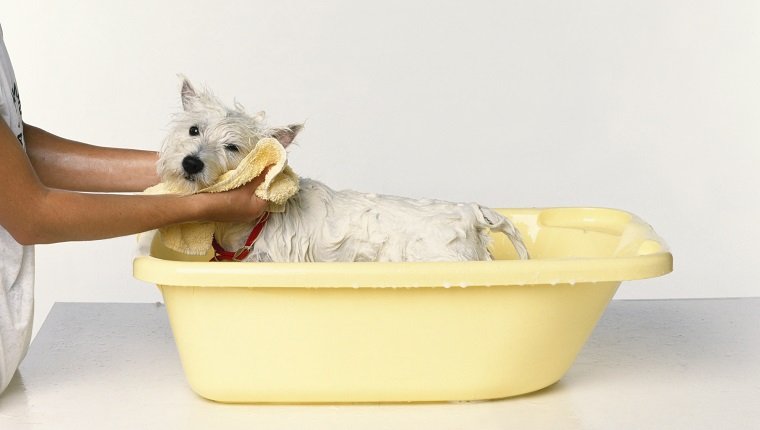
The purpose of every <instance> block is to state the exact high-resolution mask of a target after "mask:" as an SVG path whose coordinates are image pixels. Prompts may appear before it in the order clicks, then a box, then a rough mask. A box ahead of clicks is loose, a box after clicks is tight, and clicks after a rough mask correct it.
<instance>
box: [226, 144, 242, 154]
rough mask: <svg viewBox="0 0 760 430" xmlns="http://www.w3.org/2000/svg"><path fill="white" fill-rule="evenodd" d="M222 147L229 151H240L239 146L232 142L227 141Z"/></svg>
mask: <svg viewBox="0 0 760 430" xmlns="http://www.w3.org/2000/svg"><path fill="white" fill-rule="evenodd" d="M224 149H226V150H228V151H230V152H238V151H240V148H238V146H237V145H235V144H233V143H228V144H226V145H224Z"/></svg>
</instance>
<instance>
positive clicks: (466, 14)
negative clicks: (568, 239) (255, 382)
mask: <svg viewBox="0 0 760 430" xmlns="http://www.w3.org/2000/svg"><path fill="white" fill-rule="evenodd" d="M0 19H1V20H2V21H1V23H2V25H3V29H4V33H5V43H6V45H7V47H8V50H9V51H10V54H11V57H12V60H13V63H14V67H15V70H16V75H17V79H18V83H19V87H20V90H21V99H22V107H23V112H24V119H25V120H26V121H27V122H28V123H31V124H34V125H37V126H40V127H42V128H45V129H47V130H49V131H51V132H54V133H56V134H59V135H62V136H65V137H69V138H74V139H79V140H81V141H85V142H88V143H93V144H98V145H105V146H122V147H132V148H143V149H153V150H157V149H158V148H159V147H160V144H161V141H162V139H163V136H164V134H165V132H166V127H167V124H168V121H169V117H170V115H171V113H172V112H174V111H176V110H177V109H178V108H179V106H180V103H179V95H178V92H179V81H178V79H177V77H176V74H177V73H184V74H186V75H187V76H188V77H189V78H190V79H191V80H193V81H195V82H196V84H199V85H200V84H206V85H208V86H209V87H210V88H212V89H213V90H214V91H215V92H216V93H217V94H218V95H219V96H220V97H222V99H224V100H226V101H228V102H230V103H231V102H232V100H233V98H236V99H237V100H238V101H240V102H241V103H242V104H243V105H245V106H246V107H247V108H248V110H249V111H252V112H254V111H257V110H261V109H266V110H267V112H268V113H269V117H270V120H271V121H272V123H274V124H286V123H291V122H300V121H304V120H305V121H306V126H307V127H306V129H305V131H304V132H303V133H302V135H301V136H300V142H299V143H300V144H299V145H298V146H296V147H294V148H293V149H292V150H291V152H290V164H291V165H292V166H293V167H294V168H295V170H296V171H297V172H299V173H300V174H301V175H303V176H310V177H314V178H318V179H320V180H323V181H325V182H327V183H328V184H330V185H332V186H333V187H335V188H339V189H340V188H354V189H358V190H363V191H373V192H378V193H386V194H400V195H407V196H412V197H434V198H439V199H446V200H454V201H477V202H480V203H482V204H485V205H489V206H494V207H544V206H603V207H613V208H619V209H625V210H628V211H631V212H633V213H635V214H637V215H639V216H641V217H642V218H644V219H645V220H646V221H648V222H649V223H651V224H652V225H653V226H654V227H655V229H656V230H657V232H658V233H659V234H660V235H661V236H663V237H664V238H665V239H666V240H667V241H668V243H669V244H670V246H671V248H672V252H673V254H674V257H675V272H674V273H672V274H671V275H668V276H666V277H663V278H658V279H653V280H645V281H637V282H629V283H625V284H623V286H622V288H621V289H620V290H619V292H618V294H617V296H616V297H617V298H685V297H694V298H702V297H737V296H757V295H759V294H758V292H759V291H760V289H759V287H758V284H757V282H758V275H760V273H759V272H760V271H759V270H758V265H760V264H759V262H758V251H757V250H758V244H759V243H760V229H759V228H758V222H759V221H760V199H758V191H757V189H758V185H757V184H760V142H759V139H758V138H760V125H759V124H760V84H759V82H760V49H759V48H760V43H759V42H760V2H756V1H753V0H746V1H728V2H727V1H662V0H639V1H610V0H600V1H584V2H564V1H470V2H459V1H445V2H422V1H388V0H386V1H382V2H380V1H375V2H352V1H343V2H341V1H266V2H263V1H239V2H220V1H213V2H212V1H201V0H165V1H160V2H153V1H130V2H119V3H118V4H117V2H103V1H96V0H92V1H83V0H79V1H67V2H58V1H53V0H47V1H36V2H27V1H24V2H22V1H7V2H4V3H3V7H2V16H1V17H0ZM134 243H135V240H134V238H133V237H128V238H119V239H113V240H106V241H99V242H90V243H65V244H58V245H47V246H39V247H38V248H37V292H36V297H37V305H38V308H37V309H38V310H37V324H38V327H39V322H41V321H42V320H43V319H44V316H45V315H46V314H47V312H48V310H49V307H50V306H51V305H52V303H53V302H54V301H109V302H112V301H115V302H120V301H127V302H133V301H157V300H160V296H159V294H158V292H157V290H156V289H155V287H153V286H151V285H148V284H144V283H142V282H139V281H136V280H134V279H133V278H132V276H131V260H132V256H133V252H134Z"/></svg>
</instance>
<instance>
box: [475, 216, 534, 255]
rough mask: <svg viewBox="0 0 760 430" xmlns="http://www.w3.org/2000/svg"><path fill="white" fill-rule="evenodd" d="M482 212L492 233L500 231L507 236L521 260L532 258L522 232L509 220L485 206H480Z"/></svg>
mask: <svg viewBox="0 0 760 430" xmlns="http://www.w3.org/2000/svg"><path fill="white" fill-rule="evenodd" d="M480 212H481V213H482V214H483V218H485V221H486V225H487V226H488V227H489V228H490V229H491V230H492V231H498V232H500V233H504V234H506V235H507V237H508V238H509V241H510V242H512V246H514V247H515V251H517V255H519V256H520V259H521V260H527V259H529V258H530V255H529V254H528V248H526V247H525V243H524V242H523V240H522V236H521V235H520V231H519V230H517V228H515V226H514V224H512V221H510V220H509V218H507V217H505V216H503V215H501V214H499V213H497V212H496V211H494V210H493V209H489V208H485V207H483V206H480Z"/></svg>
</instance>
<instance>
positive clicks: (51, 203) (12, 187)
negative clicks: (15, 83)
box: [0, 121, 267, 245]
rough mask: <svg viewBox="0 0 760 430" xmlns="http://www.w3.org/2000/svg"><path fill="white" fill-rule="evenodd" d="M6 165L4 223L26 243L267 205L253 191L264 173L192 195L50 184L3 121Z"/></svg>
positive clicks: (0, 200) (239, 216)
mask: <svg viewBox="0 0 760 430" xmlns="http://www.w3.org/2000/svg"><path fill="white" fill-rule="evenodd" d="M0 163H2V167H3V174H4V175H3V179H2V180H1V181H0V225H2V226H3V227H4V228H5V229H6V230H8V232H9V233H10V234H11V235H12V236H13V237H14V238H15V239H16V241H18V242H19V243H21V244H25V245H26V244H37V243H53V242H65V241H73V240H96V239H105V238H110V237H116V236H124V235H129V234H134V233H138V232H142V231H147V230H152V229H155V228H158V227H162V226H165V225H169V224H176V223H182V222H189V221H198V220H213V221H248V220H251V219H255V218H256V217H257V216H258V215H260V214H261V213H262V212H263V211H264V210H265V209H266V205H267V202H266V201H263V200H261V199H259V198H258V197H256V196H255V195H254V194H253V193H254V190H255V189H256V187H257V186H258V185H259V184H260V183H261V181H262V180H263V179H262V178H261V177H260V178H257V180H255V181H253V182H251V183H249V184H248V185H246V186H244V187H241V188H239V189H237V190H233V191H230V192H226V193H214V194H195V195H190V196H174V195H158V196H147V195H113V194H88V193H78V192H72V191H66V190H61V189H56V188H50V187H49V186H48V185H46V184H44V183H43V182H42V181H41V179H40V177H38V175H37V173H36V172H35V168H34V167H33V164H34V163H33V162H30V161H29V158H27V156H26V154H24V151H23V150H22V148H21V146H20V145H19V143H18V139H17V138H16V137H15V136H14V135H13V133H12V132H11V131H10V129H9V128H8V126H7V125H6V124H5V123H4V122H3V121H0ZM38 165H40V164H38ZM47 177H48V181H50V182H52V183H56V184H57V185H58V184H59V182H58V181H59V180H58V179H51V178H54V176H47Z"/></svg>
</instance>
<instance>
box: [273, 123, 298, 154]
mask: <svg viewBox="0 0 760 430" xmlns="http://www.w3.org/2000/svg"><path fill="white" fill-rule="evenodd" d="M301 130H303V124H290V125H288V126H287V127H282V128H277V129H275V130H274V131H273V132H272V137H274V138H275V139H277V141H278V142H280V144H281V145H282V146H284V147H286V148H287V147H288V145H290V144H291V143H292V142H293V140H294V139H295V138H296V135H298V133H299V132H300V131H301Z"/></svg>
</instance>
